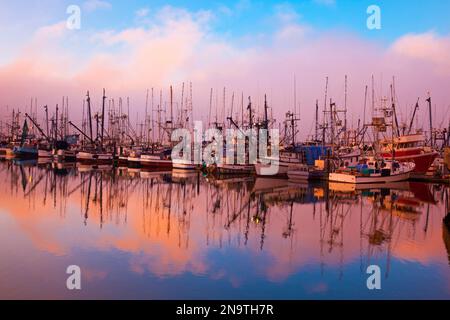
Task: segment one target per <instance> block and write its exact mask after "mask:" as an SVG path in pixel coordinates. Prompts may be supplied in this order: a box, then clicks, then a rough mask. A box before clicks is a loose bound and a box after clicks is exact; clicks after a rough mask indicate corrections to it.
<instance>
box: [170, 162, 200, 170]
mask: <svg viewBox="0 0 450 320" xmlns="http://www.w3.org/2000/svg"><path fill="white" fill-rule="evenodd" d="M197 168H198V166H197V165H195V164H191V163H177V162H173V169H174V170H187V171H189V170H197Z"/></svg>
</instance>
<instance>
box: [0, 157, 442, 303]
mask: <svg viewBox="0 0 450 320" xmlns="http://www.w3.org/2000/svg"><path fill="white" fill-rule="evenodd" d="M371 188H372V189H369V190H355V189H352V188H343V186H342V185H330V186H325V185H300V184H290V183H289V182H288V181H283V180H267V179H264V180H261V179H256V180H255V179H249V178H247V179H239V178H234V179H231V178H228V179H213V178H209V177H204V176H203V175H200V174H196V173H191V174H186V173H179V172H145V171H140V170H138V169H125V168H123V169H114V170H112V169H111V168H101V169H96V170H93V169H92V168H89V167H79V168H76V166H75V165H67V166H66V168H62V167H60V168H55V167H54V166H52V165H46V164H40V165H36V164H34V163H21V164H20V163H12V162H0V298H2V299H12V298H24V299H30V298H32V299H35V298H38V299H50V298H52V299H53V298H54V299H80V298H88V299H97V298H106V299H132V298H137V299H352V298H353V299H406V298H412V299H449V298H450V264H449V251H450V236H449V231H448V229H447V227H446V226H445V224H444V222H443V220H444V218H445V216H446V214H447V211H448V210H447V205H446V203H447V200H446V199H447V193H448V190H447V188H445V187H443V186H438V185H426V184H419V183H406V182H405V183H397V184H393V185H390V186H389V188H390V189H382V188H380V186H371ZM374 264H376V265H379V266H380V267H381V270H382V289H381V290H379V291H369V290H368V289H367V286H366V280H367V277H368V275H367V274H366V269H367V267H368V266H369V265H374ZM69 265H78V266H80V267H81V270H82V290H81V291H77V292H73V291H69V290H67V289H66V279H67V277H68V275H67V274H66V268H67V266H69Z"/></svg>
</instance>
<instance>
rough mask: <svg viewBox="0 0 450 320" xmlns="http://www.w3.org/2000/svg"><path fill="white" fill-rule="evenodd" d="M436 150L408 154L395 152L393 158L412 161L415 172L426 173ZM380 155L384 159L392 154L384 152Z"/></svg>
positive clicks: (436, 155) (400, 160)
mask: <svg viewBox="0 0 450 320" xmlns="http://www.w3.org/2000/svg"><path fill="white" fill-rule="evenodd" d="M438 155H439V154H438V153H437V152H428V153H420V154H408V153H403V152H396V153H395V160H397V161H399V162H414V164H415V165H416V166H415V168H414V171H413V172H414V173H415V174H426V173H427V172H428V170H429V169H430V167H431V166H432V164H433V162H434V160H435V159H436V158H437V157H438ZM382 157H383V158H385V159H388V160H389V159H391V158H392V154H389V153H384V154H382Z"/></svg>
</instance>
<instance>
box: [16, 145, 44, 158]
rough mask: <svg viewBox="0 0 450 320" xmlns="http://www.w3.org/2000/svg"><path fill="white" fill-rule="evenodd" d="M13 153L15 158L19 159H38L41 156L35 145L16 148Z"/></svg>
mask: <svg viewBox="0 0 450 320" xmlns="http://www.w3.org/2000/svg"><path fill="white" fill-rule="evenodd" d="M12 152H13V154H14V157H15V158H19V159H37V158H38V156H39V150H38V148H37V146H36V145H33V144H23V145H21V146H15V147H14V148H13V150H12Z"/></svg>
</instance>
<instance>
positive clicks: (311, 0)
mask: <svg viewBox="0 0 450 320" xmlns="http://www.w3.org/2000/svg"><path fill="white" fill-rule="evenodd" d="M70 5H77V6H79V8H80V10H81V17H80V21H81V28H80V29H75V30H70V29H68V28H67V20H68V18H69V17H70V14H68V13H67V8H68V7H69V6H70ZM370 5H377V6H378V7H379V8H380V13H381V29H376V30H370V29H369V28H368V27H367V19H368V18H369V16H370V14H368V13H367V9H368V7H369V6H370ZM448 12H450V2H448V1H441V0H429V1H426V2H424V1H419V0H413V1H406V0H396V1H377V0H371V1H365V0H361V1H351V0H301V1H256V0H237V1H159V0H157V1H143V0H134V1H113V0H83V1H74V0H70V1H57V0H42V1H29V0H27V1H24V0H18V1H14V2H11V1H1V2H0V41H1V42H2V49H1V51H0V108H2V110H4V111H5V112H4V113H5V114H9V112H10V111H11V109H12V108H22V109H26V108H29V106H30V100H31V98H32V97H35V98H36V99H37V101H38V105H39V106H41V105H42V106H43V105H49V106H55V105H56V104H57V103H60V101H61V100H62V96H68V97H69V101H70V102H69V103H70V113H71V115H72V118H73V120H74V122H77V121H79V119H80V110H81V106H82V100H83V98H84V96H85V95H86V91H88V90H89V91H90V92H91V96H92V100H93V103H94V107H95V108H99V106H100V103H101V90H102V88H106V90H107V96H108V97H109V98H115V99H118V98H119V97H130V103H131V107H130V108H131V109H132V112H133V113H134V114H133V117H134V116H136V117H142V115H143V112H144V108H145V107H144V106H145V98H146V92H147V89H151V88H154V90H155V101H156V100H159V99H157V98H156V96H157V95H159V94H158V93H157V92H159V90H163V101H168V92H169V87H170V85H173V87H174V94H175V99H176V100H177V101H180V100H181V91H182V90H181V88H182V84H183V82H184V83H186V84H187V83H190V82H192V86H193V106H194V119H196V120H203V121H207V120H208V118H209V114H210V112H209V100H210V97H209V95H210V90H211V88H213V89H214V99H213V100H214V105H215V104H216V101H219V102H218V104H219V105H220V106H221V105H222V101H223V97H222V96H223V90H224V87H225V88H226V98H225V103H226V105H227V108H230V106H231V101H232V94H233V92H234V93H235V96H236V97H241V96H242V94H244V96H245V97H246V98H245V100H247V97H248V96H251V97H252V101H253V103H254V106H255V108H258V109H259V110H260V111H261V110H262V105H263V101H264V94H267V96H268V102H269V106H270V107H271V110H272V113H273V115H274V116H275V117H277V118H278V119H279V120H282V118H283V117H284V114H285V113H286V112H287V111H288V110H292V109H293V108H294V91H295V96H296V100H295V101H296V103H297V104H296V106H295V107H296V109H297V112H298V113H300V118H301V123H302V125H301V134H302V136H303V137H304V138H306V136H307V135H309V134H311V133H312V128H313V124H312V122H313V118H314V110H315V103H316V100H317V99H318V100H319V101H320V102H319V103H320V107H321V108H323V106H324V95H325V79H326V77H329V89H328V98H332V99H333V100H334V101H336V102H337V104H338V105H340V106H342V105H343V104H344V101H345V93H344V92H345V90H344V87H345V86H344V78H345V76H346V75H347V76H348V98H347V107H348V110H349V113H348V121H349V123H350V125H353V126H356V123H357V121H358V119H362V118H363V117H364V116H363V110H364V107H363V106H364V101H365V86H366V85H369V86H370V83H371V77H372V75H373V76H374V78H375V94H376V99H377V100H379V99H381V98H382V97H384V96H387V97H388V96H389V92H390V89H389V85H390V83H391V82H392V79H393V77H395V84H396V97H397V102H398V108H399V117H400V119H401V120H400V121H402V122H409V120H410V116H411V114H412V108H413V106H414V104H415V103H416V101H417V99H418V98H419V97H420V101H421V104H420V112H419V118H418V119H417V125H418V127H420V126H421V125H422V123H423V126H424V127H425V128H426V124H427V123H428V118H427V117H428V116H427V109H426V105H425V99H426V98H427V95H428V92H429V93H430V94H431V95H432V98H433V108H434V110H433V115H434V120H435V125H436V126H444V127H446V126H447V125H448V117H449V116H450V113H449V106H450V99H449V98H450V97H449V95H450V94H449V90H448V87H449V85H450V19H448ZM294 78H295V83H296V86H295V89H294ZM216 95H217V97H216ZM238 100H239V99H237V98H236V99H235V101H236V104H237V101H238ZM156 103H157V102H155V104H156ZM213 109H215V106H213ZM219 109H222V108H221V107H219ZM39 110H40V111H39V112H41V110H43V109H42V108H41V107H40V108H39ZM234 110H236V107H235V109H234ZM211 113H212V116H213V117H214V116H215V110H213V111H212V112H211ZM139 115H140V116H139ZM41 116H42V115H41Z"/></svg>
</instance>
